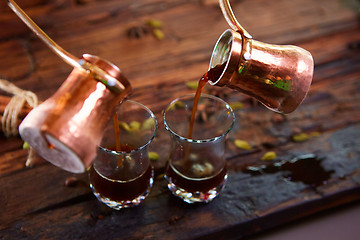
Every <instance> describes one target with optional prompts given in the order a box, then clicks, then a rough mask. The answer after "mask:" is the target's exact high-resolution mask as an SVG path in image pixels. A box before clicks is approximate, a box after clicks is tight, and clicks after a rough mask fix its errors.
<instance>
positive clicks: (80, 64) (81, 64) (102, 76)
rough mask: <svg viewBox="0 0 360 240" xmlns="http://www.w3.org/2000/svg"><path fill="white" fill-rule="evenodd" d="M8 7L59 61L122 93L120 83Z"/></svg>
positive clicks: (11, 4)
mask: <svg viewBox="0 0 360 240" xmlns="http://www.w3.org/2000/svg"><path fill="white" fill-rule="evenodd" d="M7 2H8V5H9V7H10V8H11V10H13V11H14V13H15V14H16V15H17V16H18V17H19V18H20V19H21V20H22V21H23V22H24V23H25V24H26V25H27V26H28V27H29V28H30V29H31V30H32V31H33V32H34V33H35V34H36V35H37V36H38V37H39V38H40V39H41V40H42V41H43V42H44V43H45V44H46V45H47V46H48V47H49V48H50V49H51V50H52V51H53V52H54V53H55V54H57V55H58V56H59V57H60V58H61V59H63V60H64V61H65V62H66V63H68V64H69V65H71V66H72V67H77V68H83V69H85V70H86V71H90V72H92V74H93V76H94V78H95V79H96V80H98V81H100V82H102V83H103V84H105V85H106V86H107V87H108V88H109V89H110V90H112V91H114V92H117V93H118V92H122V91H123V90H124V89H125V87H124V86H123V85H122V84H120V82H119V81H118V80H117V79H116V78H114V77H112V76H110V75H109V74H107V73H106V72H105V71H103V70H102V69H101V68H99V67H97V66H95V65H93V64H91V63H89V62H87V61H84V60H82V59H79V58H77V57H75V56H74V55H72V54H71V53H69V52H67V51H66V50H65V49H63V48H62V47H60V46H59V45H58V44H57V43H56V42H54V41H53V40H52V39H51V38H50V37H49V36H48V35H47V34H46V33H45V32H44V31H43V30H42V29H41V28H40V27H39V26H38V25H36V23H35V22H34V21H33V20H32V19H31V18H30V17H29V16H28V15H27V14H26V13H25V12H24V11H23V10H22V9H21V8H20V7H19V6H18V5H17V4H16V3H15V1H13V0H7Z"/></svg>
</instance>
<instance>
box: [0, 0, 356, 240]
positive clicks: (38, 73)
mask: <svg viewBox="0 0 360 240" xmlns="http://www.w3.org/2000/svg"><path fill="white" fill-rule="evenodd" d="M81 2H82V3H81ZM231 2H232V5H233V7H234V12H235V13H236V15H237V16H239V20H240V22H241V23H242V24H243V26H244V27H245V28H246V29H247V30H248V31H249V32H250V33H251V34H252V35H253V36H254V37H255V39H257V40H260V41H265V42H271V43H278V44H288V43H294V44H297V45H300V46H302V47H304V48H305V49H307V50H309V51H310V52H312V53H313V56H314V59H315V63H316V68H315V77H314V81H313V85H312V87H311V91H310V93H309V95H308V97H307V99H306V100H305V102H304V103H303V104H302V106H301V107H300V108H299V109H298V110H297V111H296V112H294V113H292V114H290V115H287V116H286V117H285V118H284V119H283V120H282V121H278V122H276V121H274V118H276V117H275V116H277V114H275V113H272V112H270V111H268V110H266V109H265V108H264V107H263V106H262V105H256V104H254V102H252V101H251V100H250V99H249V98H247V97H245V96H244V95H243V94H241V93H237V92H234V91H232V90H229V89H224V88H222V89H221V88H220V89H219V88H216V87H210V86H208V87H207V88H206V90H205V92H210V93H212V94H216V95H221V96H222V98H224V99H225V100H226V101H228V102H233V101H241V102H243V103H244V106H245V107H244V109H240V110H237V111H236V114H237V118H238V121H237V123H236V126H235V128H234V129H233V131H232V132H231V134H230V136H229V138H228V142H227V143H228V144H227V153H226V156H227V159H228V166H229V172H230V176H229V182H228V184H227V186H226V188H225V191H224V192H223V194H221V195H220V197H219V198H217V199H215V200H214V202H212V203H211V204H208V205H196V206H188V205H186V204H184V203H182V202H180V200H177V199H175V198H174V197H172V196H171V194H170V193H169V191H168V190H167V188H166V183H165V181H164V179H161V178H159V179H156V181H155V184H154V188H153V190H152V192H151V194H150V196H149V197H148V198H147V199H146V200H145V202H144V203H143V204H142V205H140V206H139V207H138V208H133V209H127V210H125V211H120V212H116V211H112V210H110V209H109V208H106V207H104V206H103V205H102V204H100V203H98V202H97V201H96V200H95V198H94V197H93V196H92V194H91V192H90V189H89V187H88V185H87V184H88V183H87V176H86V174H83V175H76V177H77V178H79V182H78V185H76V186H75V187H73V188H69V187H66V186H64V181H65V179H66V178H67V177H69V176H73V175H72V174H70V173H66V172H64V171H62V170H60V169H57V168H55V167H54V166H52V165H50V164H48V163H43V164H41V165H40V166H38V167H35V168H32V169H28V168H25V167H24V165H23V164H24V162H25V159H26V155H27V152H26V151H25V150H22V149H21V145H22V141H21V139H20V138H18V137H17V138H16V137H15V138H11V139H5V137H4V136H3V135H0V166H1V167H0V186H1V187H0V204H1V205H2V206H3V211H2V212H1V213H0V219H1V222H0V237H1V238H5V239H8V238H10V239H13V238H19V239H26V238H34V239H41V238H47V239H63V238H66V239H89V238H103V237H104V236H107V237H108V238H124V239H139V238H152V239H156V238H160V237H161V238H164V237H166V238H168V239H188V238H199V239H206V238H211V237H212V238H216V239H221V238H240V237H241V236H245V235H247V234H250V233H254V232H257V231H261V230H263V229H268V228H272V227H275V226H278V225H279V224H282V223H284V222H286V221H291V220H293V219H296V218H299V217H302V216H306V215H309V214H313V213H315V212H317V211H321V210H323V209H327V208H330V207H334V206H337V205H340V204H344V203H347V202H351V201H354V200H357V199H359V198H360V196H359V184H360V171H359V170H356V169H360V166H359V158H360V156H359V155H360V153H359V151H358V149H359V144H360V143H359V140H358V139H359V138H358V136H360V126H359V122H360V109H359V108H360V107H359V106H358V104H357V103H358V102H359V100H360V99H359V97H360V96H359V94H358V92H359V90H360V85H359V84H360V83H359V78H360V75H359V69H360V65H359V64H360V59H359V49H358V48H356V47H354V46H358V45H356V43H357V44H358V42H359V41H360V33H359V32H360V31H359V23H358V16H357V13H356V12H355V11H353V10H351V9H350V8H348V7H346V6H345V5H342V3H341V1H336V0H333V1H325V0H322V1H311V0H306V1H285V0H282V1H277V2H276V3H275V2H274V3H273V2H269V1H266V0H256V1H250V0H245V1H231ZM2 4H3V2H2ZM2 4H1V3H0V12H1V14H0V29H2V30H3V29H6V30H5V31H1V33H0V57H1V59H6V62H4V61H2V62H0V63H1V64H0V75H1V76H4V77H6V78H9V79H11V80H13V81H14V82H15V83H16V84H17V85H19V86H20V87H23V88H25V89H30V90H33V91H35V92H36V93H37V94H38V95H39V97H40V99H42V100H43V99H45V98H47V97H49V96H50V95H51V94H52V93H53V92H54V91H55V90H56V89H57V88H58V86H59V85H60V84H61V83H62V82H63V81H64V79H65V78H66V77H67V76H68V74H69V73H70V71H71V67H69V66H68V65H67V64H65V63H63V62H62V61H61V60H60V59H58V57H57V56H55V55H54V54H53V53H52V52H51V51H50V50H49V49H47V47H46V46H45V45H44V44H43V43H42V42H40V41H39V40H38V39H37V38H35V37H34V35H33V34H31V33H30V31H29V30H28V29H26V27H25V26H24V25H23V24H22V23H21V22H20V21H19V20H18V19H17V18H16V16H15V15H14V14H13V13H12V12H11V11H9V10H8V9H7V10H5V11H3V8H1V7H4V5H2ZM21 5H22V6H24V7H25V9H26V10H27V12H28V13H29V14H30V15H31V16H33V17H34V19H35V20H36V22H38V23H39V24H40V26H42V27H43V28H44V29H45V30H46V32H47V33H48V34H49V35H50V36H51V37H53V38H54V40H56V41H57V42H58V43H60V45H62V46H63V47H64V48H65V49H67V50H69V51H70V52H72V53H74V54H75V55H78V56H80V55H81V54H82V53H85V52H88V53H93V54H96V55H99V56H101V57H104V58H105V59H108V60H110V61H112V62H114V63H115V64H116V65H118V66H119V67H120V68H121V69H122V70H123V72H124V73H125V75H126V76H127V77H128V78H129V79H130V80H131V83H132V85H133V86H134V88H135V90H134V94H133V95H132V97H131V98H132V99H134V100H138V101H140V102H142V103H144V104H146V105H147V106H149V107H150V108H151V109H152V110H153V111H154V112H155V114H156V116H157V118H158V120H159V126H160V128H159V132H158V135H157V137H156V139H155V141H154V142H153V144H151V146H150V148H151V150H154V151H157V152H159V154H160V159H159V160H158V161H156V162H153V164H154V166H155V170H156V175H159V174H161V173H162V172H163V167H164V163H165V161H166V158H167V151H168V150H167V148H166V147H164V146H165V145H166V144H164V143H168V139H169V136H168V135H167V133H166V131H165V130H164V127H163V125H162V120H161V111H162V109H163V108H164V107H165V105H166V104H167V103H168V102H169V101H170V100H171V99H172V98H174V97H176V96H180V95H183V94H185V93H190V92H193V91H194V90H192V89H189V88H187V87H186V85H185V82H187V81H193V80H198V79H199V78H200V76H201V75H202V74H203V73H204V72H205V71H206V70H207V68H208V62H209V58H210V54H211V51H212V47H213V45H214V43H215V41H216V39H217V38H218V36H219V35H220V33H221V32H222V31H223V30H224V29H226V28H227V25H226V22H225V21H224V19H223V18H222V16H221V13H220V10H219V8H218V7H217V5H214V4H206V3H204V2H199V1H184V0H177V1H171V2H169V1H162V0H160V1H148V0H139V1H131V0H126V1H121V2H119V1H116V0H107V1H95V0H87V1H75V0H72V1H64V0H60V1H58V0H57V1H46V0H32V1H29V2H26V3H25V2H24V3H21ZM109 9H110V10H109ZM3 13H4V14H3ZM149 18H154V19H160V20H162V21H163V22H164V27H163V31H164V33H165V40H163V41H158V40H157V39H156V38H154V37H153V36H152V35H151V34H148V35H146V36H144V37H143V38H141V39H129V38H128V37H127V36H126V30H127V29H128V28H129V27H130V26H134V25H139V24H144V21H145V20H146V19H149ZM14 20H17V21H14ZM19 37H20V38H21V40H19V39H18V38H19ZM29 59H31V61H30V60H29ZM32 64H33V65H32ZM29 70H30V71H29ZM154 93H156V97H154ZM313 131H316V132H319V133H320V136H317V137H312V138H310V139H309V140H308V141H305V142H293V141H291V137H292V135H293V134H295V133H298V132H308V133H311V132H313ZM236 138H242V139H245V140H247V141H249V142H250V143H251V144H252V146H253V149H252V150H251V151H243V150H240V149H237V148H236V147H235V146H234V145H233V142H232V141H233V140H234V139H236ZM270 150H271V151H276V153H277V155H278V158H277V159H276V161H281V160H288V159H292V158H293V157H296V156H299V155H302V154H307V153H311V154H315V155H316V156H318V157H319V158H321V166H322V168H324V169H325V170H326V171H331V172H332V175H331V178H330V179H328V180H327V181H328V183H327V184H324V185H320V186H317V187H313V186H309V185H308V184H304V183H303V182H301V181H298V182H295V181H293V182H291V181H290V182H289V181H288V180H286V176H287V175H286V174H287V173H285V172H284V171H277V172H275V173H273V174H257V173H249V172H247V171H246V170H247V167H248V166H253V167H258V166H259V165H263V164H266V165H268V166H271V164H273V162H266V163H264V162H263V161H261V160H260V159H261V156H262V155H263V154H264V153H265V152H266V151H270ZM30 183H31V184H30ZM299 210H300V211H301V212H302V214H299V213H298V211H299Z"/></svg>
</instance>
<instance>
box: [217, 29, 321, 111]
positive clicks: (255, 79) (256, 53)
mask: <svg viewBox="0 0 360 240" xmlns="http://www.w3.org/2000/svg"><path fill="white" fill-rule="evenodd" d="M243 44H244V41H243V36H241V34H240V33H238V32H235V31H233V30H226V31H225V32H224V33H223V34H222V35H221V36H220V38H219V40H218V42H217V43H216V45H215V48H214V50H213V53H212V57H211V60H210V68H212V67H215V66H216V65H218V64H226V65H225V68H224V70H223V72H222V74H221V76H220V77H219V79H217V80H216V81H214V82H211V83H212V84H215V85H218V86H228V87H230V88H233V89H236V90H238V91H241V92H243V93H245V94H247V95H250V96H252V97H254V98H256V99H257V100H259V101H260V102H262V103H263V104H264V105H265V106H267V107H268V108H270V109H271V110H274V111H277V112H281V113H290V112H292V111H294V110H295V109H296V108H297V107H298V106H299V105H300V103H301V102H302V101H303V99H304V98H305V96H306V94H307V92H308V90H309V88H310V85H311V81H312V77H313V71H314V62H313V58H312V56H311V54H310V53H309V52H308V51H306V50H304V49H302V48H300V47H296V46H289V45H273V44H267V43H262V42H259V41H255V40H251V42H248V43H247V44H249V45H250V47H249V50H248V51H244V47H243Z"/></svg>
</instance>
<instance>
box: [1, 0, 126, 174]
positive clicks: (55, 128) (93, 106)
mask: <svg viewBox="0 0 360 240" xmlns="http://www.w3.org/2000/svg"><path fill="white" fill-rule="evenodd" d="M8 4H9V6H10V8H11V9H12V10H13V11H14V12H15V13H16V14H17V15H18V16H19V17H20V18H21V20H23V21H24V23H26V24H27V26H28V27H29V28H30V29H31V30H32V31H33V32H34V33H36V34H37V36H39V37H40V39H42V40H43V41H44V42H45V43H46V44H47V45H48V47H50V48H51V49H52V50H53V51H54V52H55V53H56V54H57V55H58V56H59V57H61V58H62V59H63V60H64V61H65V62H67V63H68V64H70V65H71V66H73V67H74V69H73V71H72V72H71V73H70V75H69V76H68V78H67V79H66V80H65V82H64V83H63V84H62V85H61V87H60V88H59V89H58V90H57V91H56V93H55V94H54V95H53V96H51V97H50V98H49V99H47V100H46V101H44V102H43V103H42V104H40V105H39V106H37V107H36V108H34V109H33V110H32V111H31V112H30V113H29V114H28V115H27V116H26V118H25V119H24V120H23V121H22V123H21V124H20V127H19V133H20V135H21V137H22V138H23V140H25V141H27V142H28V143H29V144H30V146H32V147H33V148H34V149H35V151H36V152H37V153H38V154H39V155H41V156H42V157H43V158H45V159H46V160H48V161H49V162H51V163H53V164H54V165H56V166H58V167H61V168H63V169H65V170H67V171H70V172H74V173H80V172H84V171H85V170H86V168H87V167H88V166H90V164H91V163H92V162H93V160H94V159H95V156H96V150H97V147H98V146H99V144H100V141H101V138H102V135H103V132H104V129H105V126H106V123H107V122H108V121H109V120H110V118H111V116H112V115H113V114H114V111H115V107H116V106H118V105H119V104H120V103H121V102H122V101H123V100H124V99H125V98H126V97H127V96H128V95H129V93H130V91H131V86H130V83H129V82H128V81H127V79H126V78H125V77H124V76H123V74H122V73H121V71H120V69H119V68H117V67H116V66H115V65H113V64H111V63H110V62H108V61H106V60H103V59H101V58H99V57H97V56H93V55H90V54H84V55H83V56H82V58H80V59H78V58H76V57H75V56H73V55H71V54H70V53H68V52H66V51H65V50H64V49H62V48H61V47H60V46H59V45H57V44H56V43H55V42H54V41H52V40H51V39H50V38H49V37H48V36H47V35H46V34H45V33H44V32H43V31H42V30H41V29H40V28H39V27H38V26H37V25H36V24H35V23H34V22H33V21H32V20H31V19H30V18H29V17H28V16H27V15H26V13H25V12H24V11H22V9H21V8H20V7H19V6H18V5H17V4H16V3H15V2H14V1H13V0H8Z"/></svg>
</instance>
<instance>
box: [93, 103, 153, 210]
mask: <svg viewBox="0 0 360 240" xmlns="http://www.w3.org/2000/svg"><path fill="white" fill-rule="evenodd" d="M156 130H157V121H156V118H155V115H154V114H153V113H152V112H151V111H150V110H149V109H148V108H147V107H146V106H144V105H142V104H140V103H137V102H134V101H131V100H127V101H125V102H123V103H122V104H121V105H120V106H119V107H118V109H117V111H116V113H115V114H114V116H113V119H112V120H111V121H110V122H109V123H108V125H107V127H106V129H105V132H104V136H103V138H102V141H101V144H100V146H99V148H98V152H97V157H96V159H95V161H94V162H93V165H92V166H91V168H90V169H89V179H90V187H91V189H92V191H93V193H94V195H95V196H96V197H97V199H98V200H99V201H101V202H103V203H105V204H106V205H107V206H109V207H111V208H113V209H117V210H119V209H122V208H127V207H132V206H136V205H138V204H140V203H141V202H142V201H143V200H144V199H145V198H146V196H147V195H148V194H149V192H150V189H151V187H152V184H153V176H154V173H153V168H152V166H151V163H150V160H149V154H148V145H149V144H150V143H151V141H152V140H153V139H154V137H155V133H156Z"/></svg>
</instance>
